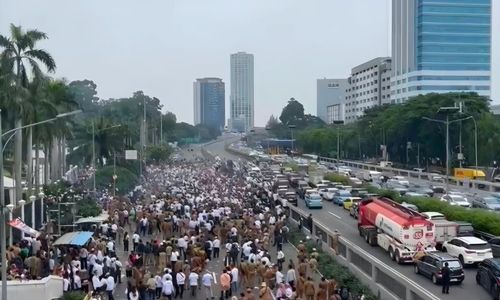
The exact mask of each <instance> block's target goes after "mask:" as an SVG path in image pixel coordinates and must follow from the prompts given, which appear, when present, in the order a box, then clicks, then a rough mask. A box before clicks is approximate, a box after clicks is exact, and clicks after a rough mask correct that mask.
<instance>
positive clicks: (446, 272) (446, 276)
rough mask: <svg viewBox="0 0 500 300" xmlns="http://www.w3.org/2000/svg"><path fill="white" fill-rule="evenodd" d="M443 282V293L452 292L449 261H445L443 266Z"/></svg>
mask: <svg viewBox="0 0 500 300" xmlns="http://www.w3.org/2000/svg"><path fill="white" fill-rule="evenodd" d="M441 275H442V277H441V284H442V285H443V294H449V293H450V268H449V267H448V263H447V262H445V263H444V267H443V268H441Z"/></svg>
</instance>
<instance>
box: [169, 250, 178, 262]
mask: <svg viewBox="0 0 500 300" xmlns="http://www.w3.org/2000/svg"><path fill="white" fill-rule="evenodd" d="M178 258H179V251H172V255H170V262H171V264H172V266H173V265H175V263H176V262H177V260H178Z"/></svg>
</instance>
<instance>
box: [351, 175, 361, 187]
mask: <svg viewBox="0 0 500 300" xmlns="http://www.w3.org/2000/svg"><path fill="white" fill-rule="evenodd" d="M349 180H350V181H351V182H352V184H354V185H362V184H363V182H362V181H361V180H359V179H358V178H356V177H349Z"/></svg>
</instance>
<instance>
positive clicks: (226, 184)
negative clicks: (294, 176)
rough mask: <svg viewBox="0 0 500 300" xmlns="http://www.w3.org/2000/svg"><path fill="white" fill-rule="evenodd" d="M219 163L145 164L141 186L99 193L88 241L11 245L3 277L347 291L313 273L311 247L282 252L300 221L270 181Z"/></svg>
mask: <svg viewBox="0 0 500 300" xmlns="http://www.w3.org/2000/svg"><path fill="white" fill-rule="evenodd" d="M223 166H224V164H223V163H222V164H221V162H218V163H216V164H213V163H212V162H208V161H204V160H200V159H199V160H196V161H195V162H186V161H183V162H178V163H175V164H173V165H164V166H151V167H148V169H147V179H146V180H145V183H144V184H143V186H141V187H140V188H139V189H138V190H139V191H140V192H139V193H136V194H134V196H133V197H131V198H130V199H118V198H117V199H112V198H111V197H109V196H107V197H106V201H105V202H106V207H107V208H108V213H109V216H110V217H109V220H108V221H106V222H104V223H102V224H99V225H98V226H93V227H92V230H93V231H94V235H93V237H92V239H91V240H90V241H89V242H88V243H87V244H86V245H85V246H83V247H77V246H71V245H63V246H58V247H50V248H49V245H47V242H46V239H44V237H43V236H42V237H40V238H38V239H30V238H25V239H23V240H22V242H21V243H20V244H15V245H14V246H12V247H10V248H9V252H8V261H9V266H10V267H9V272H8V274H9V278H21V277H22V278H24V276H27V277H29V278H42V277H44V276H47V275H48V274H57V275H60V276H61V277H63V282H64V283H63V285H64V291H65V292H69V291H75V290H83V291H85V292H88V293H89V294H91V295H93V298H92V299H104V298H106V299H110V300H113V299H128V300H153V299H159V298H162V299H169V300H171V299H172V298H176V299H177V298H181V299H183V298H185V297H187V298H193V299H194V298H198V299H199V298H205V299H214V298H215V297H217V298H219V299H229V298H231V299H244V300H253V299H256V298H258V299H265V300H275V299H309V300H312V299H318V300H327V299H332V300H339V299H341V300H343V299H351V298H349V297H351V295H350V294H349V292H348V291H347V290H346V289H345V288H341V287H340V286H337V283H336V281H335V280H333V279H330V280H327V279H325V278H322V279H321V280H320V281H319V282H318V280H315V279H314V278H315V277H318V275H317V274H316V266H317V252H315V249H313V251H311V253H309V251H308V250H307V248H306V247H305V245H304V244H303V243H300V244H299V245H298V246H297V249H298V253H297V257H296V258H294V257H293V256H292V257H289V256H287V255H285V252H284V249H283V245H284V244H286V243H287V240H288V235H289V234H290V231H291V230H297V226H294V227H295V228H291V227H292V225H290V224H289V223H288V222H287V221H288V216H287V213H288V210H287V208H286V207H283V206H282V204H281V203H280V202H279V201H275V197H274V193H273V189H272V184H255V183H254V182H255V181H253V180H250V181H249V180H248V178H247V176H248V174H246V173H245V172H244V169H245V168H244V169H243V170H239V171H238V172H234V171H233V170H231V169H228V168H224V167H223ZM295 253H296V252H293V254H294V255H295ZM289 255H290V254H289ZM20 270H22V271H20ZM22 274H25V275H22ZM123 275H125V276H123ZM122 280H123V281H122ZM123 286H126V289H125V293H124V294H122V292H120V293H117V291H118V290H123V288H117V287H123ZM346 296H349V297H348V298H345V297H346Z"/></svg>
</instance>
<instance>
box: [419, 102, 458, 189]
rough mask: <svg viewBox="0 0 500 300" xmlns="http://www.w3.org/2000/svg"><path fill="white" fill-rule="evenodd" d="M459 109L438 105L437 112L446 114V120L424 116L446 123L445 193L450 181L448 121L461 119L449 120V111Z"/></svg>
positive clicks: (428, 119) (433, 120)
mask: <svg viewBox="0 0 500 300" xmlns="http://www.w3.org/2000/svg"><path fill="white" fill-rule="evenodd" d="M458 110H459V108H458V107H456V106H444V107H440V108H439V110H438V113H444V114H446V121H443V120H436V119H431V118H427V117H424V119H425V120H427V121H432V122H437V123H442V124H445V125H446V193H448V192H449V181H450V177H449V176H450V123H454V122H459V121H462V120H463V119H458V120H453V121H451V122H450V113H453V112H457V111H458Z"/></svg>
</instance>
